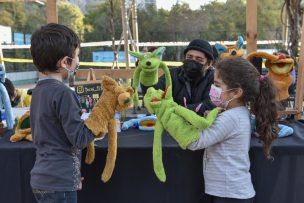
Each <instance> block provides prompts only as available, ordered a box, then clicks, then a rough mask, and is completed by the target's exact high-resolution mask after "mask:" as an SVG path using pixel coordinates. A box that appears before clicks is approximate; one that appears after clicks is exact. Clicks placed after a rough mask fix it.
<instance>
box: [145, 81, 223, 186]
mask: <svg viewBox="0 0 304 203" xmlns="http://www.w3.org/2000/svg"><path fill="white" fill-rule="evenodd" d="M144 100H145V105H146V108H147V110H148V111H149V112H150V113H153V114H156V116H157V121H156V124H155V131H154V141H153V166H154V172H155V174H156V176H157V177H158V179H159V180H160V181H162V182H165V181H166V174H165V170H164V166H163V162H162V143H161V140H162V139H161V136H162V134H163V131H164V129H165V130H166V131H167V132H168V133H169V134H170V135H171V136H172V137H173V138H174V139H175V140H176V142H177V143H178V144H179V146H180V147H181V148H182V149H186V148H187V146H188V145H189V144H191V143H192V142H194V141H196V140H198V139H199V137H200V131H202V130H203V129H206V128H208V127H209V126H211V124H212V123H213V122H214V120H215V119H216V116H217V114H218V109H214V110H212V111H211V112H210V113H209V114H208V116H207V118H204V117H201V116H199V115H197V114H196V113H195V112H193V111H191V110H188V109H186V108H184V107H182V106H179V105H178V104H177V103H175V102H174V101H173V98H172V89H171V86H169V87H168V88H167V90H166V91H165V92H164V91H162V90H155V89H154V88H153V87H150V88H149V89H148V91H147V93H146V95H145V97H144Z"/></svg>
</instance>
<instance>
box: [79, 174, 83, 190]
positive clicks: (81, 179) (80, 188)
mask: <svg viewBox="0 0 304 203" xmlns="http://www.w3.org/2000/svg"><path fill="white" fill-rule="evenodd" d="M83 180H84V177H81V178H80V183H79V186H78V190H82V181H83Z"/></svg>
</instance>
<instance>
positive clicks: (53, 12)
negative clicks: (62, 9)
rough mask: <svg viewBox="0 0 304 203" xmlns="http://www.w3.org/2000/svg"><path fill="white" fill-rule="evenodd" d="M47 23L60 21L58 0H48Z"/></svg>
mask: <svg viewBox="0 0 304 203" xmlns="http://www.w3.org/2000/svg"><path fill="white" fill-rule="evenodd" d="M46 8H47V23H58V11H57V0H47V5H46Z"/></svg>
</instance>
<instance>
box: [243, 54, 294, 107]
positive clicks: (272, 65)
mask: <svg viewBox="0 0 304 203" xmlns="http://www.w3.org/2000/svg"><path fill="white" fill-rule="evenodd" d="M251 58H263V59H266V62H265V66H266V68H268V74H267V77H269V78H271V79H272V80H273V82H274V84H275V86H276V87H277V88H278V91H279V92H278V95H277V98H276V99H277V100H278V101H283V100H285V99H287V98H288V97H289V94H288V88H289V86H290V85H291V83H292V76H291V75H290V72H291V71H292V69H293V64H294V60H293V59H292V58H290V57H289V56H288V55H285V54H278V55H275V54H268V53H266V52H253V53H251V54H249V55H248V56H247V60H249V61H250V59H251Z"/></svg>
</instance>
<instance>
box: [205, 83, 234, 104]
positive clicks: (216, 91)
mask: <svg viewBox="0 0 304 203" xmlns="http://www.w3.org/2000/svg"><path fill="white" fill-rule="evenodd" d="M233 89H235V88H232V89H228V90H224V91H223V90H222V89H221V88H220V87H216V86H215V85H214V84H213V85H211V88H210V92H209V96H210V100H211V102H212V103H213V104H214V105H215V106H217V107H222V108H224V109H226V108H227V106H228V105H229V102H231V101H232V100H233V99H234V98H232V99H230V100H228V101H225V100H223V99H221V94H222V93H223V92H228V91H230V90H233Z"/></svg>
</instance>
